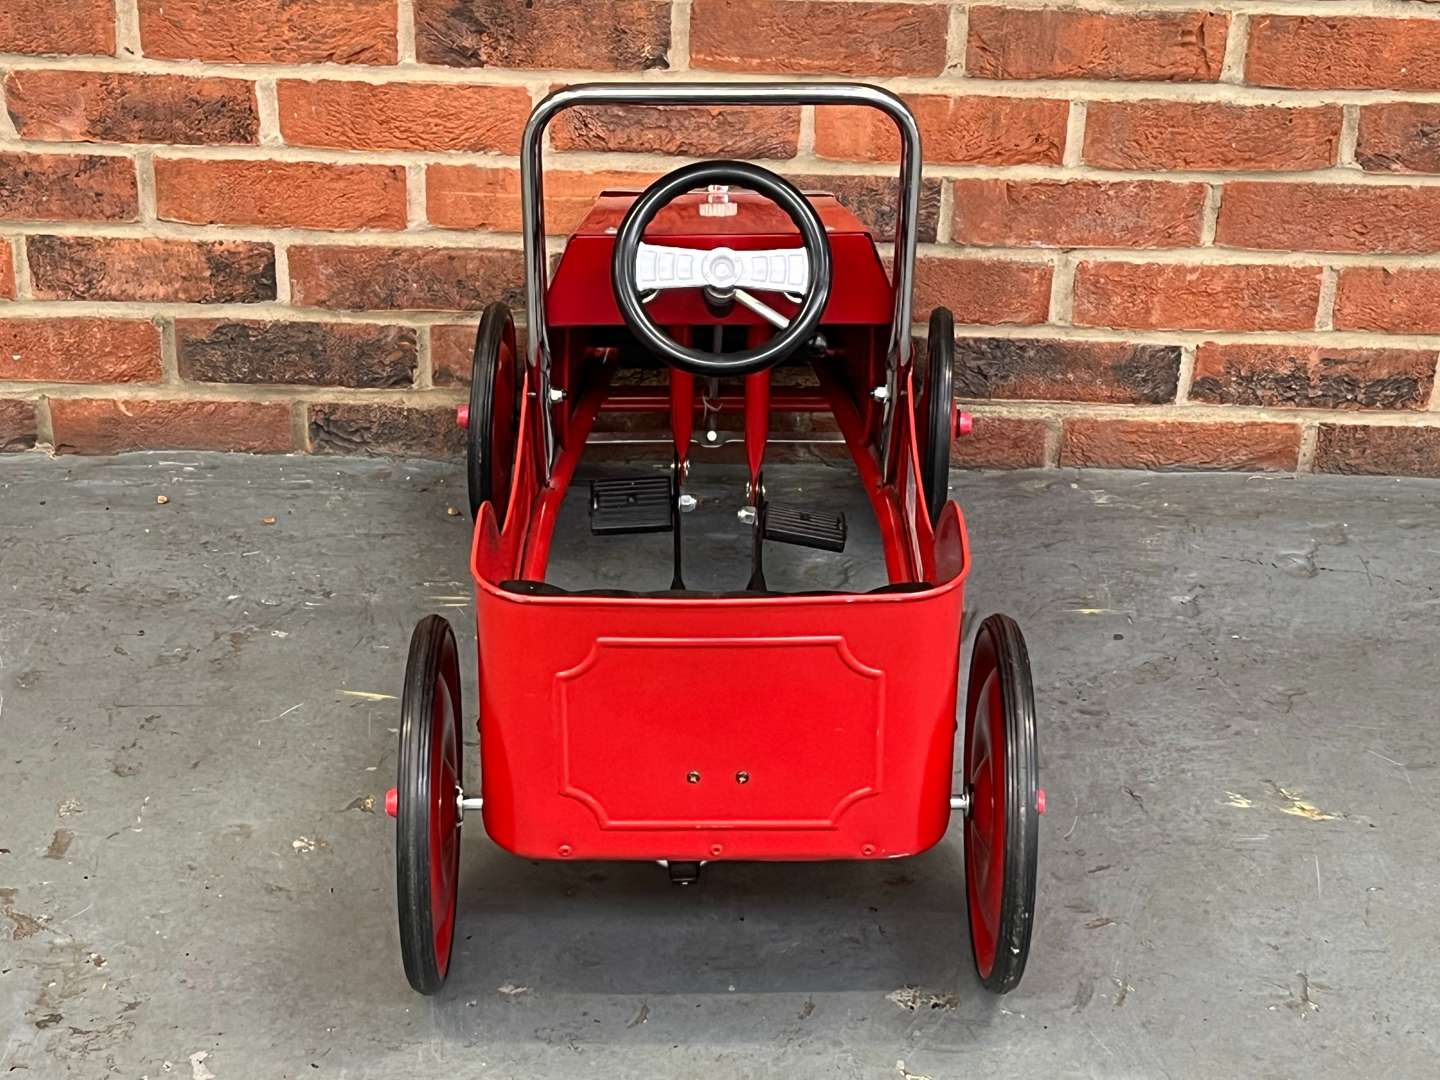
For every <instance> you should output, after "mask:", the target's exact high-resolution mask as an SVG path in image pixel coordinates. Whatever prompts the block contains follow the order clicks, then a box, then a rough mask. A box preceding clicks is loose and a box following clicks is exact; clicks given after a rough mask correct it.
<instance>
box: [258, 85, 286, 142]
mask: <svg viewBox="0 0 1440 1080" xmlns="http://www.w3.org/2000/svg"><path fill="white" fill-rule="evenodd" d="M255 111H256V113H257V114H258V116H259V118H260V131H259V140H260V142H259V145H260V146H262V147H274V146H280V145H281V144H282V143H283V142H284V136H283V135H281V133H280V94H279V91H278V90H277V89H276V88H275V80H274V79H273V78H269V79H260V80H259V81H257V82H256V83H255Z"/></svg>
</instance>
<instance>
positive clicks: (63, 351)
mask: <svg viewBox="0 0 1440 1080" xmlns="http://www.w3.org/2000/svg"><path fill="white" fill-rule="evenodd" d="M159 378H160V331H159V329H158V328H157V327H156V326H155V325H154V324H153V323H149V322H142V321H141V320H138V319H0V380H4V379H19V380H26V381H39V382H82V383H122V382H156V381H158V380H159Z"/></svg>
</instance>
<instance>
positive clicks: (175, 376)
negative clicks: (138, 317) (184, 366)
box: [151, 317, 184, 387]
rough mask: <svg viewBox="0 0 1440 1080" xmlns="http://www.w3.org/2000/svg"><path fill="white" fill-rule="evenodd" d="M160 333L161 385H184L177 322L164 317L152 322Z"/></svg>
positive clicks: (171, 318)
mask: <svg viewBox="0 0 1440 1080" xmlns="http://www.w3.org/2000/svg"><path fill="white" fill-rule="evenodd" d="M151 321H152V322H153V323H154V324H155V325H156V327H157V328H158V329H159V331H160V383H161V385H163V386H168V387H179V386H183V385H184V380H183V379H181V377H180V347H179V345H178V343H177V342H176V334H175V320H174V318H173V317H162V318H156V319H153V320H151Z"/></svg>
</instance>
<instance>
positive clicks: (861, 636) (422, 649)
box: [387, 83, 1044, 994]
mask: <svg viewBox="0 0 1440 1080" xmlns="http://www.w3.org/2000/svg"><path fill="white" fill-rule="evenodd" d="M624 105H644V106H657V105H659V106H684V105H691V106H694V105H704V106H715V105H739V106H756V105H777V106H792V107H793V106H804V105H849V106H867V107H870V108H875V109H879V110H880V111H881V112H883V113H885V114H886V115H888V116H889V117H890V118H891V119H892V120H893V121H894V123H895V125H896V128H897V130H898V132H899V136H900V140H899V141H900V146H901V156H900V163H899V172H900V176H899V183H898V185H897V192H898V207H897V213H896V225H895V247H894V257H893V266H894V269H893V272H892V273H891V274H889V275H887V273H886V270H885V266H884V263H883V261H882V258H881V256H880V254H879V252H878V251H877V249H876V246H875V241H874V237H873V236H872V235H871V232H870V230H869V229H868V228H867V227H866V226H865V225H864V224H862V223H861V222H860V221H859V220H858V219H856V218H855V217H854V216H853V215H852V214H851V213H850V212H849V211H848V210H846V209H845V208H844V207H843V206H841V205H840V203H839V202H838V201H836V199H835V198H834V197H832V196H830V195H825V194H802V193H801V192H799V191H798V190H796V188H795V187H794V186H793V185H792V184H791V183H789V182H788V181H787V180H785V179H783V178H782V177H780V176H778V175H776V174H774V173H772V172H770V171H768V170H766V169H763V168H760V167H759V166H756V165H753V164H748V163H745V162H739V161H703V162H699V163H696V164H692V165H686V166H683V167H681V168H678V169H675V170H674V171H673V172H671V173H669V174H667V175H666V176H664V177H662V178H661V179H659V180H658V181H656V182H655V183H654V184H652V185H651V186H650V187H649V188H647V189H646V190H645V191H644V192H642V193H639V194H636V193H633V192H632V193H617V192H607V193H605V194H603V195H601V196H600V198H599V199H598V201H597V202H596V204H595V206H594V208H593V209H592V210H591V212H590V214H589V216H588V217H586V219H585V220H584V222H583V223H582V224H581V225H580V226H579V228H578V229H576V231H575V232H574V234H573V235H572V236H571V237H570V238H569V240H568V243H567V245H566V247H565V251H564V254H563V255H562V257H561V258H560V261H559V264H558V267H557V268H556V269H555V272H554V275H553V280H550V273H549V266H548V256H547V253H546V246H545V235H546V234H545V223H544V212H543V194H544V193H543V168H542V160H541V148H542V140H543V135H544V132H545V128H546V125H547V124H548V123H549V121H550V120H551V119H552V118H553V117H554V116H555V115H556V114H557V113H559V112H561V111H562V110H564V109H568V108H571V107H574V106H606V107H615V106H624ZM920 162H921V154H920V136H919V131H918V128H917V126H916V123H915V120H914V118H913V117H912V116H911V114H910V112H909V110H908V109H907V108H906V107H905V105H904V103H903V102H901V100H900V99H899V98H897V97H896V96H894V95H893V94H891V93H889V92H888V91H885V90H882V89H878V88H876V87H871V86H863V85H845V84H834V83H825V84H818V83H806V84H798V85H797V84H786V85H780V84H764V85H757V84H748V85H689V84H678V85H677V84H671V85H664V86H656V85H654V84H631V85H590V86H576V87H571V88H568V89H565V90H561V91H559V92H557V93H554V94H552V95H551V96H550V97H548V98H547V99H546V100H545V101H544V102H542V103H541V104H540V105H539V106H537V108H536V109H535V112H534V114H533V116H532V117H531V119H530V122H529V125H528V127H527V129H526V132H525V136H524V143H523V148H522V159H521V179H522V204H523V218H524V233H525V236H524V239H525V263H526V278H527V281H526V284H527V296H526V313H525V314H526V325H527V326H528V328H529V329H528V332H527V334H526V350H525V354H524V355H521V354H520V351H519V350H518V348H517V345H516V341H517V338H516V333H515V325H514V322H513V321H512V318H511V313H510V312H509V310H508V309H507V308H506V307H505V306H504V305H503V304H498V303H497V304H493V305H491V307H489V308H488V309H487V310H486V311H485V313H484V315H483V317H482V318H481V321H480V330H479V336H478V338H477V341H476V344H475V360H474V371H473V381H472V384H471V390H470V404H469V406H468V407H467V408H463V409H462V410H461V415H460V422H461V423H462V424H464V425H465V427H466V429H467V438H468V454H467V457H468V461H467V465H468V479H469V489H470V504H471V510H472V511H473V514H474V531H473V534H472V542H471V552H470V565H471V571H472V573H473V575H474V578H475V597H476V608H477V629H478V636H479V672H480V678H479V686H480V701H479V702H478V703H477V705H478V709H477V711H478V714H479V730H480V747H481V763H480V764H481V777H482V779H481V795H480V797H472V796H468V795H466V794H465V792H464V791H462V789H461V777H462V769H461V760H462V755H461V747H462V741H461V723H462V719H463V717H464V716H465V715H466V714H465V711H464V709H463V707H462V702H461V697H460V668H459V664H460V658H459V655H458V653H457V650H456V644H455V637H454V634H453V633H452V632H451V629H450V626H449V624H448V623H447V622H446V621H445V620H444V619H443V618H441V617H440V616H438V615H430V616H427V617H426V618H425V619H423V620H421V622H420V624H419V625H418V626H417V627H416V629H415V634H414V637H413V638H412V640H411V644H410V655H409V662H408V666H407V668H406V672H405V690H404V696H403V699H402V720H401V728H400V767H399V785H398V787H397V788H394V789H392V790H391V791H390V793H389V796H388V798H387V809H388V810H389V812H390V813H391V814H392V815H393V816H395V817H396V818H397V819H398V829H397V844H396V847H397V868H398V895H399V914H400V940H401V947H402V953H403V958H404V964H405V973H406V976H407V977H408V978H409V980H410V983H411V985H412V986H413V987H414V988H415V989H416V990H418V991H420V992H421V993H427V994H428V993H434V992H435V991H437V990H438V989H439V988H440V987H441V985H442V984H443V983H444V981H445V977H446V974H447V971H448V968H449V964H450V954H451V946H452V943H453V940H454V934H455V919H456V909H457V885H458V880H459V850H460V834H461V823H462V821H463V820H464V818H465V817H466V816H467V815H468V816H470V817H471V818H474V817H477V816H478V817H480V818H481V820H483V822H484V826H485V831H486V832H487V833H488V834H489V836H490V838H491V839H492V840H494V841H495V842H496V843H497V844H499V845H500V846H501V847H503V848H505V849H506V850H508V851H511V852H514V853H515V854H517V855H523V856H525V857H527V858H540V859H644V860H654V861H658V862H660V863H662V864H663V865H665V866H667V867H668V868H669V871H670V875H671V877H672V878H673V879H674V880H676V881H677V882H681V883H685V882H689V881H692V880H694V878H695V877H696V875H697V874H698V873H699V869H700V867H701V866H702V865H703V864H705V863H707V862H713V861H718V860H739V859H772V860H801V859H891V858H896V857H898V856H903V855H914V854H916V853H918V852H921V851H924V850H925V849H927V848H929V847H931V846H932V845H934V844H935V843H936V842H937V841H939V840H940V838H941V837H942V836H943V835H944V833H945V830H946V827H947V826H948V825H949V823H950V819H951V815H952V814H953V813H957V812H958V813H959V814H960V815H962V819H963V822H964V852H965V877H966V906H967V908H968V911H969V924H970V939H971V943H972V945H973V950H974V958H975V964H976V967H977V969H978V971H979V975H980V979H981V981H982V982H983V984H984V985H985V986H986V987H987V988H989V989H991V990H994V991H997V992H1001V993H1003V992H1005V991H1008V990H1011V989H1013V988H1014V987H1015V985H1016V984H1017V983H1018V982H1019V980H1020V976H1021V974H1022V973H1023V971H1024V968H1025V961H1026V957H1027V955H1028V953H1029V946H1030V933H1031V927H1032V925H1033V922H1034V901H1035V876H1036V849H1037V835H1038V820H1037V815H1039V814H1040V813H1042V812H1043V810H1044V792H1043V791H1042V790H1040V788H1039V786H1038V783H1037V781H1038V758H1037V749H1036V731H1035V704H1034V696H1033V691H1032V688H1031V678H1030V667H1029V660H1028V658H1027V655H1026V651H1025V643H1024V640H1023V638H1022V637H1021V634H1020V630H1019V628H1018V627H1017V626H1016V625H1015V623H1014V622H1013V621H1012V620H1011V619H1009V618H1007V617H1005V616H1001V615H994V616H991V617H989V618H987V619H985V620H984V621H983V622H982V623H981V624H980V627H979V630H978V633H977V634H976V637H975V640H974V645H973V648H972V650H971V656H970V669H969V671H970V674H969V679H968V681H967V683H966V686H967V692H966V694H965V699H964V703H963V707H964V733H963V740H962V744H961V749H960V761H959V762H958V763H957V761H956V756H955V732H956V728H957V709H958V707H959V702H958V701H957V697H958V694H957V688H958V685H959V682H960V678H959V676H960V661H961V601H962V597H963V593H964V584H965V579H966V576H967V575H968V573H969V571H970V553H969V547H968V543H967V539H966V533H965V524H964V519H963V518H962V517H961V514H960V509H959V507H958V506H957V505H956V504H955V503H954V502H951V501H949V499H948V496H947V482H948V473H949V456H950V444H951V440H952V438H953V437H954V435H955V433H956V430H957V427H958V426H959V425H960V424H961V419H962V418H961V415H960V414H959V413H957V412H956V410H955V406H954V403H953V399H952V395H951V383H950V380H951V363H952V354H953V349H954V334H953V320H952V318H951V315H950V313H949V312H948V311H946V310H944V309H937V310H936V311H934V312H932V313H931V315H930V321H929V335H928V345H927V346H926V356H925V358H924V363H923V364H921V365H918V367H919V370H918V371H917V365H916V364H915V363H914V362H913V357H912V348H911V333H910V328H911V302H910V301H911V280H912V275H913V270H914V262H915V243H916V219H917V214H918V209H919V196H920ZM655 357H658V358H659V360H660V361H663V364H664V368H663V370H664V371H665V374H666V377H667V378H666V382H665V384H664V385H654V386H635V385H631V384H630V382H628V381H625V382H623V384H622V383H621V382H617V381H616V379H615V376H616V373H617V371H618V370H623V369H626V368H628V367H631V366H634V365H636V364H640V363H642V362H643V363H644V364H646V365H649V366H651V367H654V366H655V365H654V362H653V359H652V358H655ZM777 366H784V367H785V368H787V369H788V368H795V367H802V368H808V369H809V370H811V371H813V379H812V380H811V381H810V383H809V385H808V386H795V385H790V384H791V383H793V382H794V381H795V380H793V379H792V380H785V382H786V385H779V382H780V380H772V374H773V373H774V372H775V370H776V368H777ZM702 405H703V408H705V409H709V410H714V409H716V408H718V409H720V410H722V411H730V412H732V413H734V414H736V415H737V419H738V417H740V416H743V430H744V440H743V441H744V448H745V458H746V463H747V466H748V482H747V483H746V484H745V485H744V489H743V491H742V490H740V489H739V485H738V484H737V485H736V490H735V493H734V499H735V505H736V510H737V514H736V519H735V524H734V528H735V530H736V538H737V543H740V544H743V545H745V547H748V549H749V550H750V551H751V553H752V554H751V560H750V563H751V564H750V573H749V578H748V581H746V582H745V583H744V585H743V587H740V582H738V581H737V582H736V585H737V587H736V589H735V590H734V591H731V592H721V593H717V592H702V591H696V590H693V589H687V588H686V587H685V567H684V565H683V564H684V558H683V551H684V545H683V544H682V542H681V526H682V522H683V521H684V519H685V516H686V511H687V510H688V509H690V508H691V507H693V505H694V501H695V500H694V497H693V496H692V495H690V494H688V493H687V490H686V487H687V482H688V480H689V476H690V472H691V463H692V459H693V457H694V453H693V447H694V445H695V443H696V434H697V433H696V419H697V415H698V414H700V413H701V411H702ZM602 412H603V413H608V412H622V413H623V412H643V413H652V414H659V415H660V416H661V417H665V416H668V421H669V426H670V430H671V433H672V434H673V462H672V465H671V467H670V469H669V470H668V475H667V474H666V473H664V472H656V471H651V472H649V473H637V474H635V475H633V476H621V477H613V476H612V477H609V478H606V479H599V480H595V481H592V482H591V489H590V527H591V530H592V532H594V533H596V534H599V535H602V536H610V535H612V534H613V535H614V536H615V537H616V539H615V540H614V541H608V540H607V541H606V542H607V543H610V542H613V543H617V544H624V543H626V540H625V539H624V535H625V534H628V533H639V532H657V531H667V530H668V531H672V532H673V533H674V545H673V565H672V566H671V567H669V568H668V569H669V570H670V573H671V588H670V589H667V590H663V591H658V592H630V591H621V590H585V591H570V590H567V589H564V588H561V587H559V586H557V585H555V584H552V583H548V582H547V581H546V570H547V564H548V561H549V555H550V550H551V542H552V539H553V537H554V533H555V528H556V522H557V517H558V514H559V510H560V506H561V503H562V500H564V498H565V495H566V492H567V490H568V489H569V487H570V484H571V480H572V478H573V477H574V476H575V471H576V467H577V465H578V464H579V462H580V460H581V456H582V454H583V453H584V451H585V446H586V440H587V438H588V437H589V436H590V435H591V432H592V429H593V427H594V425H595V422H596V418H597V416H598V415H599V414H601V413H602ZM779 412H804V413H817V414H823V415H825V416H827V417H830V418H833V422H834V425H835V426H836V427H837V428H838V429H839V432H840V433H841V435H842V436H843V438H844V441H845V444H846V446H847V447H848V450H849V453H850V456H851V457H852V458H853V460H854V465H855V469H856V473H857V475H858V479H859V482H860V484H861V486H862V487H863V489H864V492H865V494H866V496H867V498H868V502H869V505H870V508H871V510H872V511H873V513H874V517H875V523H876V526H877V527H878V530H879V534H880V537H881V540H882V542H883V550H884V559H885V572H886V575H887V577H888V582H889V583H888V584H886V585H884V586H883V587H880V588H876V589H873V590H871V591H869V592H845V591H826V592H804V593H784V592H780V591H772V590H771V589H768V588H767V587H766V578H765V567H764V558H763V556H764V552H765V549H766V546H767V545H769V544H777V543H779V544H800V545H804V546H807V547H812V548H818V549H821V550H828V551H835V552H838V551H841V550H842V549H843V548H844V546H845V542H846V523H845V519H844V517H843V516H842V515H837V514H830V513H824V512H821V511H819V510H814V509H804V508H798V507H792V506H784V505H778V504H774V503H770V502H768V501H767V498H766V488H765V483H764V475H763V465H764V459H765V452H766V443H767V437H768V435H769V432H770V419H771V415H772V414H773V413H779ZM742 538H743V539H742ZM632 543H633V541H632ZM737 673H743V676H744V677H743V678H737ZM957 764H958V766H959V781H958V784H955V783H953V778H954V775H955V772H956V766H957Z"/></svg>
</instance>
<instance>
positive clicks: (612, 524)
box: [590, 476, 674, 536]
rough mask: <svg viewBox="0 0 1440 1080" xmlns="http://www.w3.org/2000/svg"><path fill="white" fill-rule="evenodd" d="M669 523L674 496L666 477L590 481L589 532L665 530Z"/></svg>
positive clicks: (605, 533) (614, 478) (671, 525)
mask: <svg viewBox="0 0 1440 1080" xmlns="http://www.w3.org/2000/svg"><path fill="white" fill-rule="evenodd" d="M673 524H674V496H673V494H672V493H671V491H670V478H669V477H668V476H620V477H612V478H609V479H606V480H591V481H590V531H591V532H592V533H594V534H595V535H597V536H609V535H612V534H616V533H647V532H669V531H670V529H671V528H672V527H673Z"/></svg>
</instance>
